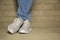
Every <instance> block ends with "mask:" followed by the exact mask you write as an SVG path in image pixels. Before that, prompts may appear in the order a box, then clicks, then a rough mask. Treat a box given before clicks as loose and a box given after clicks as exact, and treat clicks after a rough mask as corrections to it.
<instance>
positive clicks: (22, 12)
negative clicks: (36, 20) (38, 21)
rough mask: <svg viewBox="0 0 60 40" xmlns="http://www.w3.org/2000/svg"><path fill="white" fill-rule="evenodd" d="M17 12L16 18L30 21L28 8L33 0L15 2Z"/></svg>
mask: <svg viewBox="0 0 60 40" xmlns="http://www.w3.org/2000/svg"><path fill="white" fill-rule="evenodd" d="M17 1H18V10H17V15H16V16H17V17H21V18H22V19H23V20H26V19H27V20H30V8H31V6H32V3H33V0H17Z"/></svg>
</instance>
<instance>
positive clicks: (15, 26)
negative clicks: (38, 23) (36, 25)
mask: <svg viewBox="0 0 60 40" xmlns="http://www.w3.org/2000/svg"><path fill="white" fill-rule="evenodd" d="M22 24H23V19H22V18H15V19H14V21H13V23H12V24H10V25H9V26H8V31H9V32H10V33H12V34H13V33H16V32H17V31H18V30H19V28H20V26H21V25H22Z"/></svg>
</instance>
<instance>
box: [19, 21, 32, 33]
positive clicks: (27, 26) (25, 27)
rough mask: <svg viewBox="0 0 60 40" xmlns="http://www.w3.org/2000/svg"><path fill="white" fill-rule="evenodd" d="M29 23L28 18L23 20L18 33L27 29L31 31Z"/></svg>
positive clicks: (26, 31)
mask: <svg viewBox="0 0 60 40" xmlns="http://www.w3.org/2000/svg"><path fill="white" fill-rule="evenodd" d="M31 30H32V28H31V24H30V22H29V21H28V20H25V21H24V24H23V25H22V27H21V28H20V30H19V33H28V32H29V31H31Z"/></svg>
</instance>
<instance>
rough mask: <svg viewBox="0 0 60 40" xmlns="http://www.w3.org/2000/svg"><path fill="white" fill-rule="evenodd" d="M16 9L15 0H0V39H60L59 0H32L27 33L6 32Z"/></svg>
mask: <svg viewBox="0 0 60 40" xmlns="http://www.w3.org/2000/svg"><path fill="white" fill-rule="evenodd" d="M16 10H17V2H16V0H0V40H60V0H34V3H33V6H32V8H31V24H32V28H33V30H32V31H31V32H30V33H28V34H19V33H18V32H17V33H16V34H13V35H12V34H9V33H8V32H7V27H8V25H9V24H10V23H12V21H13V19H14V18H15V16H16Z"/></svg>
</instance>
